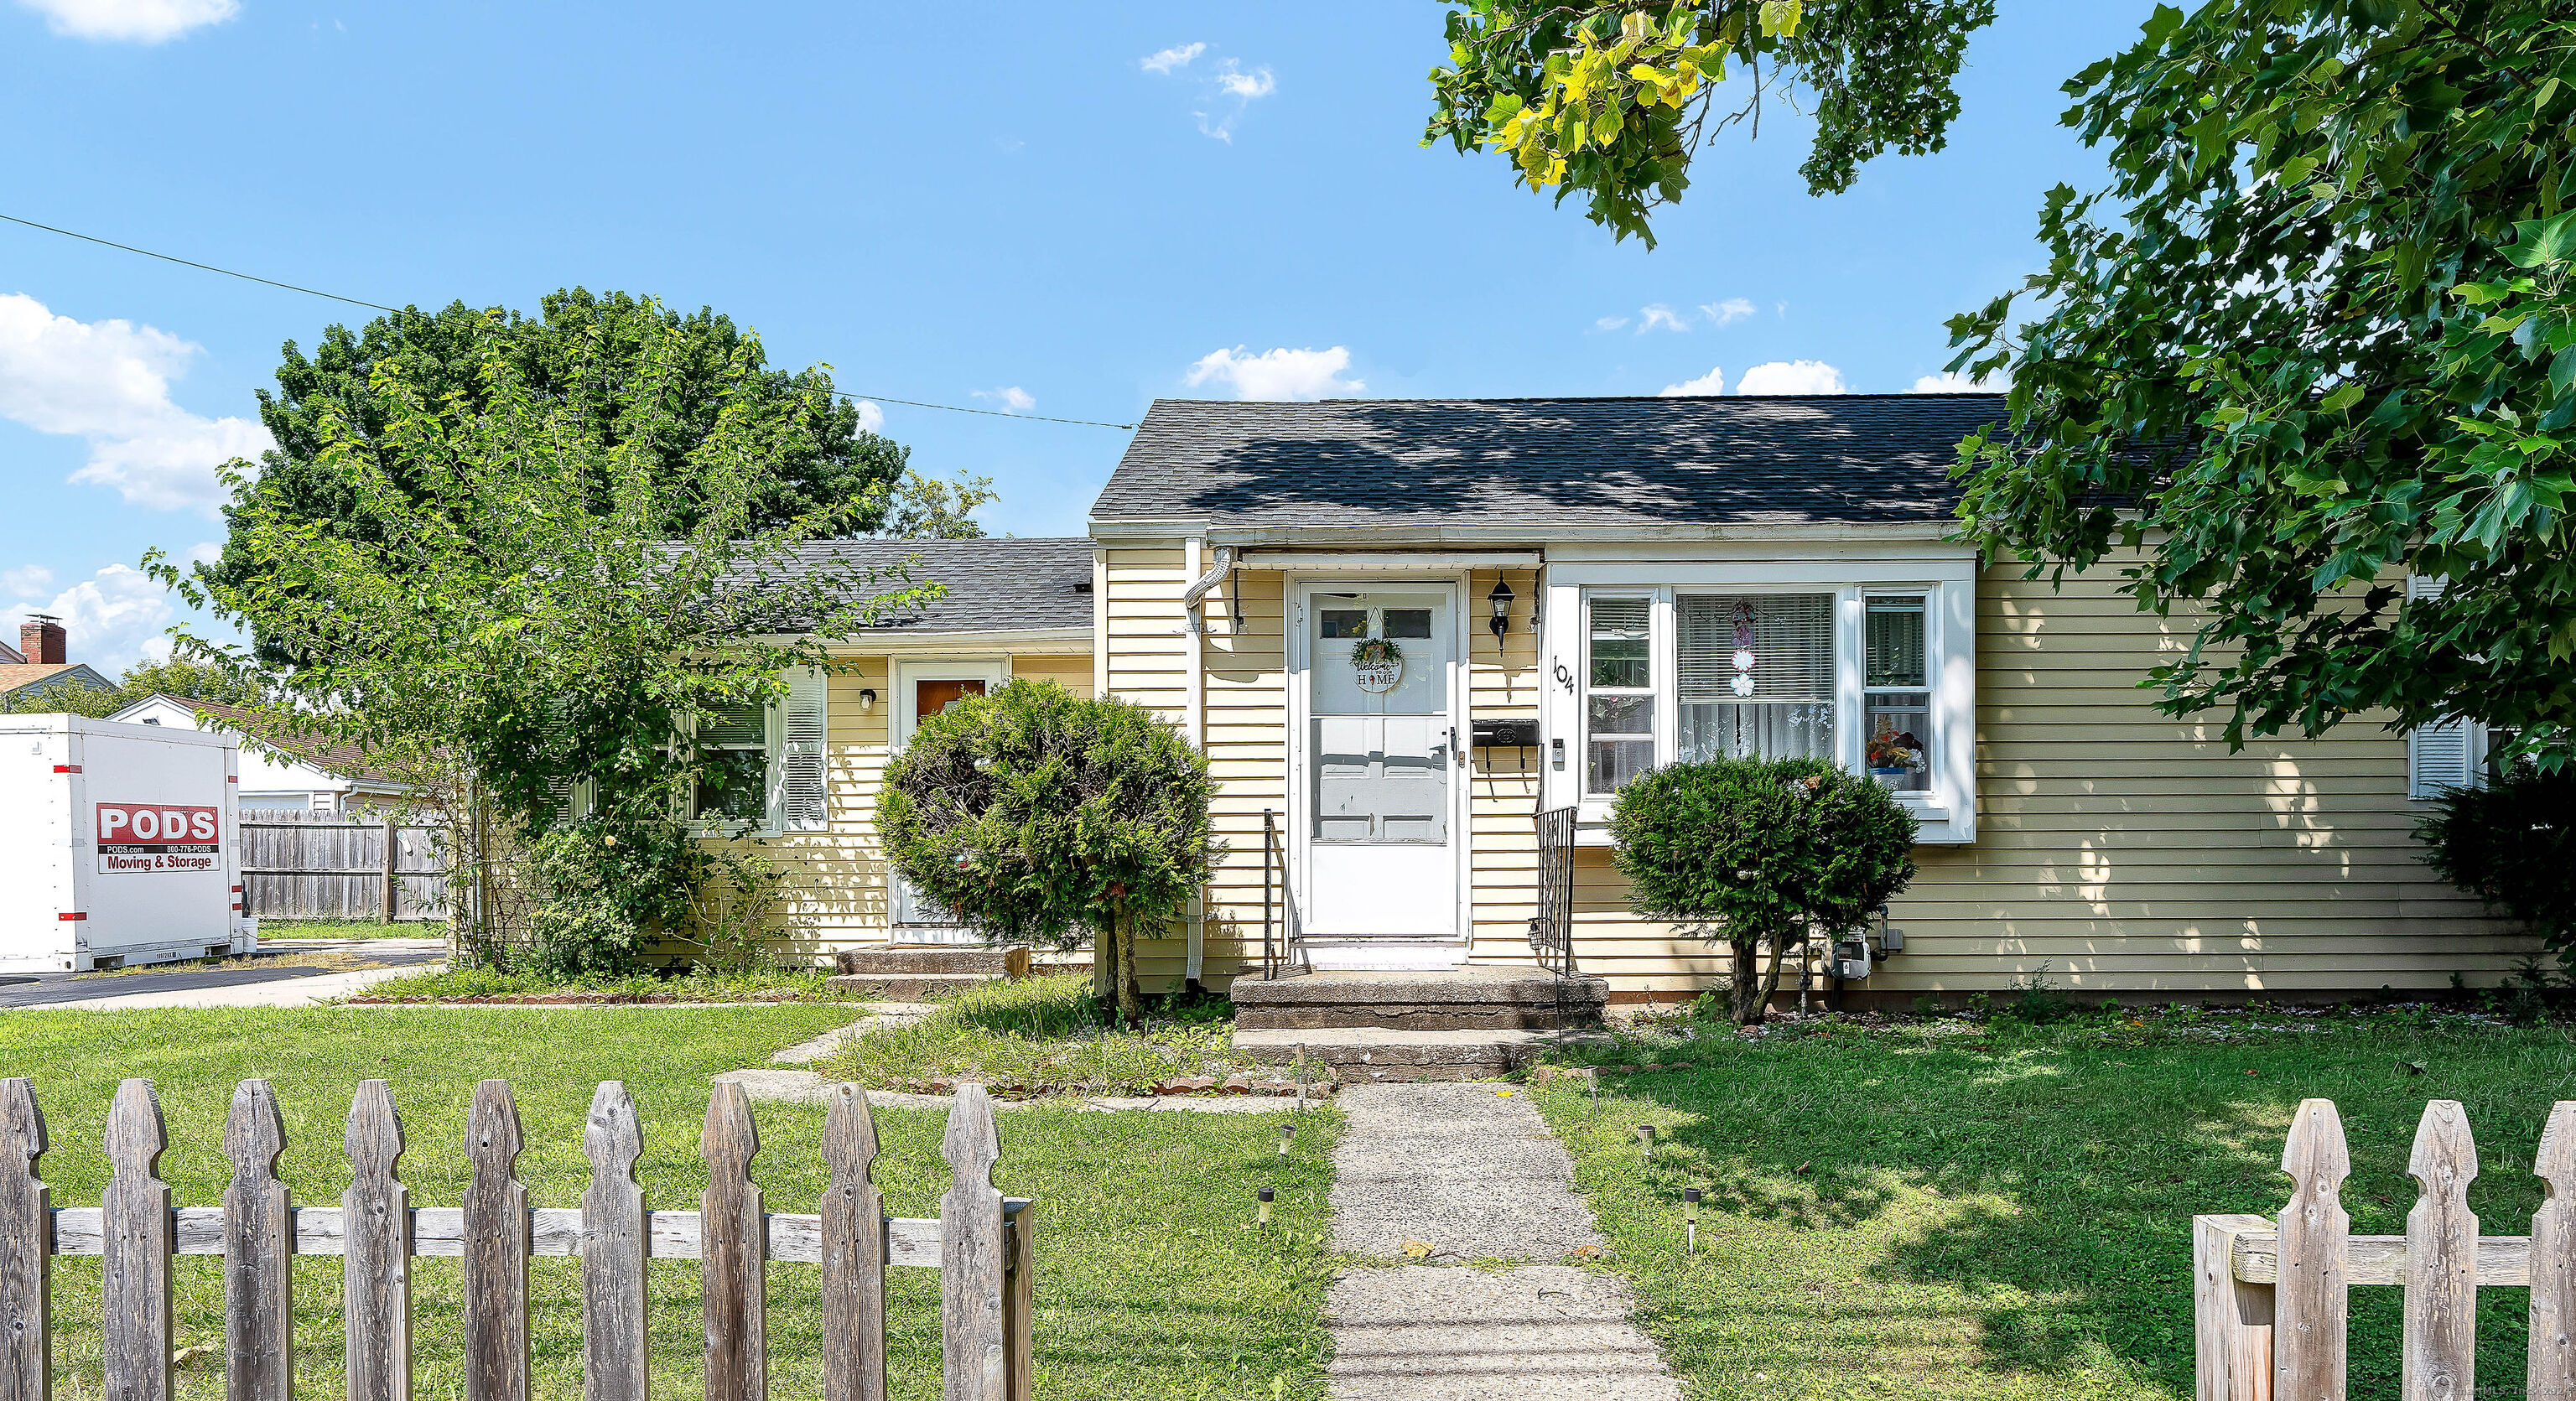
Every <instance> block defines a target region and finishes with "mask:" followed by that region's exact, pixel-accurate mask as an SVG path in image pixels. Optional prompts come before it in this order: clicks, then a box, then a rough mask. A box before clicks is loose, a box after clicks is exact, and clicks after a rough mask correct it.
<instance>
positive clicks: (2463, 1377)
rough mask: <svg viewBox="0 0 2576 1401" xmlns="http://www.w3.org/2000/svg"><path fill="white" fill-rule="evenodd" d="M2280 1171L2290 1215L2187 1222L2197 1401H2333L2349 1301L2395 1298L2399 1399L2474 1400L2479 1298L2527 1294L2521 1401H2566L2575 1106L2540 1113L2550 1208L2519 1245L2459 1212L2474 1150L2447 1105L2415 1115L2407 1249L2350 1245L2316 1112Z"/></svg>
mask: <svg viewBox="0 0 2576 1401" xmlns="http://www.w3.org/2000/svg"><path fill="white" fill-rule="evenodd" d="M2281 1170H2282V1171H2283V1172H2285V1173H2287V1174H2289V1176H2290V1179H2291V1194H2290V1203H2289V1205H2288V1206H2287V1207H2285V1208H2284V1209H2283V1210H2282V1212H2281V1216H2280V1219H2279V1220H2278V1221H2277V1222H2274V1221H2267V1220H2265V1219H2264V1218H2262V1217H2259V1216H2196V1217H2193V1218H2192V1255H2193V1273H2194V1288H2195V1299H2194V1305H2195V1307H2194V1309H2193V1319H2194V1333H2195V1335H2196V1341H2197V1359H2196V1362H2197V1365H2196V1367H2195V1375H2196V1379H2197V1395H2198V1397H2199V1398H2200V1401H2344V1397H2345V1375H2346V1371H2347V1361H2348V1344H2349V1337H2348V1328H2347V1324H2348V1321H2349V1316H2350V1314H2349V1308H2348V1303H2349V1291H2350V1289H2351V1288H2352V1287H2353V1286H2356V1285H2397V1286H2400V1287H2402V1288H2403V1289H2404V1290H2405V1291H2406V1298H2405V1317H2406V1321H2405V1335H2404V1341H2403V1343H2402V1344H2401V1346H2402V1348H2403V1352H2402V1354H2401V1358H2400V1381H2399V1395H2400V1396H2401V1397H2402V1398H2403V1401H2464V1399H2465V1398H2467V1397H2470V1396H2473V1395H2476V1394H2477V1389H2476V1388H2477V1382H2476V1373H2475V1364H2476V1343H2477V1296H2478V1290H2480V1289H2481V1288H2489V1289H2493V1288H2527V1289H2529V1290H2530V1291H2531V1301H2530V1307H2531V1341H2530V1347H2529V1351H2528V1354H2527V1358H2528V1366H2527V1370H2526V1373H2525V1377H2526V1381H2525V1394H2526V1395H2527V1396H2529V1397H2530V1398H2532V1401H2576V1101H2560V1102H2559V1103H2558V1104H2556V1105H2555V1106H2553V1107H2552V1108H2551V1110H2550V1113H2549V1122H2548V1126H2547V1128H2546V1129H2545V1130H2544V1131H2543V1132H2542V1134H2541V1139H2540V1150H2539V1152H2538V1153H2537V1154H2536V1155H2535V1156H2534V1160H2533V1163H2532V1172H2533V1174H2534V1175H2535V1176H2537V1177H2539V1178H2540V1179H2541V1180H2542V1181H2543V1182H2544V1183H2545V1184H2547V1187H2548V1197H2547V1200H2545V1201H2544V1202H2543V1203H2542V1205H2541V1207H2540V1209H2539V1211H2538V1212H2536V1213H2534V1215H2533V1217H2532V1223H2531V1224H2532V1228H2531V1234H2530V1235H2528V1236H2482V1235H2481V1234H2480V1233H2479V1228H2478V1218H2477V1216H2476V1215H2475V1214H2474V1213H2473V1212H2471V1211H2470V1210H2469V1200H2468V1192H2469V1184H2470V1183H2471V1182H2473V1181H2475V1180H2476V1178H2477V1175H2478V1156H2477V1145H2476V1142H2475V1140H2474V1139H2473V1137H2472V1136H2471V1134H2470V1131H2469V1119H2468V1115H2467V1113H2466V1112H2465V1111H2463V1110H2462V1109H2461V1107H2460V1105H2459V1103H2458V1101H2456V1100H2447V1099H2437V1100H2434V1101H2432V1102H2430V1103H2428V1104H2426V1105H2425V1106H2424V1114H2423V1118H2422V1120H2421V1121H2420V1122H2419V1123H2418V1124H2417V1126H2416V1131H2415V1144H2414V1149H2413V1152H2412V1153H2411V1154H2410V1155H2409V1157H2408V1159H2407V1167H2406V1170H2407V1172H2408V1174H2409V1175H2411V1176H2412V1177H2413V1178H2414V1179H2415V1183H2416V1190H2417V1195H2416V1201H2415V1205H2414V1207H2413V1209H2412V1210H2410V1211H2409V1212H2408V1213H2407V1216H2406V1234H2405V1235H2403V1236H2356V1235H2353V1234H2351V1221H2350V1219H2349V1218H2348V1217H2347V1216H2346V1215H2345V1214H2344V1210H2343V1206H2342V1203H2341V1201H2340V1200H2339V1193H2340V1191H2341V1189H2342V1186H2343V1181H2344V1179H2345V1177H2346V1176H2348V1175H2349V1174H2350V1172H2351V1158H2350V1155H2349V1153H2348V1152H2347V1150H2346V1147H2345V1144H2344V1135H2343V1122H2342V1120H2341V1119H2340V1118H2339V1117H2338V1116H2337V1115H2336V1113H2335V1107H2334V1104H2333V1103H2332V1102H2331V1101H2328V1100H2322V1099H2312V1100H2308V1101H2306V1102H2305V1103H2302V1104H2301V1105H2300V1106H2299V1111H2298V1114H2297V1117H2296V1118H2294V1119H2293V1120H2292V1121H2291V1125H2290V1136H2289V1142H2288V1144H2287V1145H2286V1146H2285V1147H2284V1149H2283V1151H2282V1155H2281Z"/></svg>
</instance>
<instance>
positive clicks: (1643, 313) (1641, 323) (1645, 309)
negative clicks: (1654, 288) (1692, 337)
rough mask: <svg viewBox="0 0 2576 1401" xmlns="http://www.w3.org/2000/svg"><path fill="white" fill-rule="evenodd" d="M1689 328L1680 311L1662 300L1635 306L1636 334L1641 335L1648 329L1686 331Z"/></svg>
mask: <svg viewBox="0 0 2576 1401" xmlns="http://www.w3.org/2000/svg"><path fill="white" fill-rule="evenodd" d="M1689 329H1690V323H1688V322H1686V321H1684V320H1682V318H1681V313H1679V312H1677V311H1674V310H1673V309H1672V308H1671V307H1669V306H1666V305H1664V304H1663V303H1662V302H1656V303H1654V304H1653V305H1651V306H1642V307H1639V308H1637V334H1638V335H1641V336H1642V335H1644V334H1646V333H1647V332H1648V331H1687V330H1689Z"/></svg>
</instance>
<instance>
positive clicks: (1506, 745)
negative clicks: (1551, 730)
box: [1476, 720, 1538, 749]
mask: <svg viewBox="0 0 2576 1401" xmlns="http://www.w3.org/2000/svg"><path fill="white" fill-rule="evenodd" d="M1476 747H1477V748H1479V749H1536V748H1537V747H1538V722H1537V721H1536V720H1479V721H1477V722H1476Z"/></svg>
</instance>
